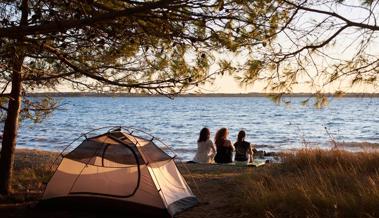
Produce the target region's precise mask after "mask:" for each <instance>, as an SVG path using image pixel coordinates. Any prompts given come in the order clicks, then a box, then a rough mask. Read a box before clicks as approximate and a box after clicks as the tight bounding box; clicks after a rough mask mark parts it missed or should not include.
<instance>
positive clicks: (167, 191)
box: [41, 129, 198, 217]
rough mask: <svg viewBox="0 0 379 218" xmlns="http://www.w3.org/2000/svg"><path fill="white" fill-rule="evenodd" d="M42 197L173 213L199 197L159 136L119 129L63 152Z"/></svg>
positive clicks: (136, 211) (137, 211)
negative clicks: (161, 145) (156, 139)
mask: <svg viewBox="0 0 379 218" xmlns="http://www.w3.org/2000/svg"><path fill="white" fill-rule="evenodd" d="M41 203H42V204H45V205H46V204H47V205H58V206H62V205H71V206H72V205H75V207H80V205H84V206H85V207H88V206H90V207H91V208H94V207H101V208H108V207H112V208H114V207H117V208H118V209H121V211H123V212H124V211H125V213H130V214H146V212H148V213H149V214H153V215H154V217H156V216H166V217H173V216H174V215H175V214H177V213H179V212H181V211H183V210H185V209H188V208H190V207H192V206H195V205H196V204H198V200H197V198H196V197H195V196H194V194H193V193H192V191H191V189H190V188H189V186H188V185H187V183H186V181H185V180H184V178H183V176H182V175H181V173H180V172H179V171H178V169H177V167H176V164H175V162H174V157H171V156H169V155H168V154H166V153H165V152H164V151H163V150H161V149H160V148H159V147H158V146H157V145H156V144H155V143H154V140H153V139H145V138H142V137H139V136H135V135H133V134H132V133H127V132H124V131H121V129H116V130H109V131H108V132H107V133H105V134H102V135H98V136H95V137H91V138H86V139H85V140H84V141H83V142H82V143H81V144H80V145H79V146H78V147H76V148H75V149H74V150H72V151H71V152H70V153H68V154H66V155H63V160H62V162H61V163H60V164H59V166H58V168H57V170H56V172H55V173H54V175H53V177H52V178H51V180H50V181H49V183H48V184H47V187H46V190H45V193H44V195H43V200H42V201H41ZM118 211H119V210H118Z"/></svg>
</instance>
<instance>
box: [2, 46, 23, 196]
mask: <svg viewBox="0 0 379 218" xmlns="http://www.w3.org/2000/svg"><path fill="white" fill-rule="evenodd" d="M17 53H18V52H15V54H16V55H15V57H14V64H13V73H12V90H11V93H10V96H9V102H8V113H7V119H6V120H5V123H4V131H3V141H2V147H1V156H0V194H3V195H8V194H9V193H10V192H11V191H12V189H11V188H12V187H11V179H12V170H13V162H14V152H15V149H16V137H17V130H18V119H19V114H20V108H21V81H22V79H21V67H22V63H23V61H24V56H23V55H21V56H18V55H17Z"/></svg>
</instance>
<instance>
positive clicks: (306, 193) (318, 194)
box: [230, 150, 379, 218]
mask: <svg viewBox="0 0 379 218" xmlns="http://www.w3.org/2000/svg"><path fill="white" fill-rule="evenodd" d="M378 172H379V153H365V152H363V153H350V152H346V151H341V150H331V151H324V150H300V151H297V152H295V153H287V154H285V155H283V163H282V164H280V165H276V166H272V167H270V168H268V169H265V170H262V171H259V172H258V171H257V172H253V173H247V174H244V175H240V176H238V177H237V178H235V180H234V183H235V186H236V187H237V189H238V191H237V192H238V193H243V195H242V196H233V197H234V198H233V199H232V204H230V205H232V206H231V209H234V210H235V211H236V212H238V213H239V214H245V215H246V216H245V217H315V218H316V217H379V174H378Z"/></svg>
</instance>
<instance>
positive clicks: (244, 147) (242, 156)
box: [234, 130, 253, 165]
mask: <svg viewBox="0 0 379 218" xmlns="http://www.w3.org/2000/svg"><path fill="white" fill-rule="evenodd" d="M245 137H246V132H245V131H243V130H241V131H239V133H238V136H237V142H236V143H234V148H235V150H236V154H235V157H234V161H235V163H236V164H241V165H247V164H248V163H252V162H253V151H252V149H251V144H250V143H249V142H247V141H245Z"/></svg>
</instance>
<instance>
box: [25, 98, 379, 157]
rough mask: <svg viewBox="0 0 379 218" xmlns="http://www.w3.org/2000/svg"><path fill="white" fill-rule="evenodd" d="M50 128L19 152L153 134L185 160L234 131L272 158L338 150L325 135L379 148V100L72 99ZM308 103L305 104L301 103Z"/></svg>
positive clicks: (38, 128)
mask: <svg viewBox="0 0 379 218" xmlns="http://www.w3.org/2000/svg"><path fill="white" fill-rule="evenodd" d="M58 100H59V101H60V103H61V104H63V106H62V108H61V109H59V110H56V111H55V112H54V113H53V114H52V115H50V116H49V117H48V118H47V119H46V120H45V121H44V122H42V123H39V124H32V123H31V122H28V121H26V122H24V123H23V124H22V126H21V129H20V133H19V139H18V146H19V147H28V148H38V149H51V150H60V149H62V148H63V147H64V146H65V145H67V144H69V143H70V142H71V141H72V140H73V139H75V138H76V137H78V136H79V135H80V134H81V133H84V132H87V131H89V130H91V129H93V128H98V127H102V126H108V125H126V126H134V127H137V128H141V129H145V130H147V131H149V132H150V133H152V134H153V135H155V136H157V137H159V138H161V139H163V140H164V141H165V142H166V143H168V144H171V145H172V146H173V147H174V148H175V149H176V151H177V153H178V154H179V155H181V156H183V157H184V158H186V159H188V158H190V157H192V155H193V153H194V151H195V150H196V140H197V137H198V132H199V131H200V129H201V128H202V127H204V126H206V127H209V128H210V129H211V132H212V138H213V135H214V133H215V131H216V130H217V129H218V128H221V127H228V128H229V130H230V139H231V140H232V141H234V140H235V138H236V135H237V132H238V131H239V130H240V129H242V128H243V129H245V130H246V131H247V134H248V136H247V140H248V141H250V142H252V143H254V144H257V147H258V148H261V149H265V150H267V151H278V150H284V149H291V148H298V147H301V146H303V144H304V143H303V142H304V141H305V142H306V143H307V144H308V145H309V146H321V147H322V146H330V143H329V140H330V136H328V134H327V132H326V130H325V127H326V128H327V129H328V131H329V133H330V134H331V135H332V137H334V138H335V139H336V140H338V141H345V142H372V143H379V133H378V130H379V116H378V115H379V112H378V110H379V98H341V99H335V100H334V101H333V102H331V104H330V105H329V106H328V107H327V108H324V109H321V110H320V109H315V108H312V107H308V108H307V107H303V106H301V105H300V104H299V103H293V104H292V105H291V106H290V107H286V106H277V105H275V104H274V103H273V102H272V101H270V100H269V99H267V98H263V97H248V98H247V97H241V98H236V97H218V98H211V97H193V98H192V97H191V98H189V97H188V98H176V99H175V100H170V99H167V98H164V97H138V98H137V97H117V98H112V97H68V98H58ZM292 100H293V102H300V101H301V100H302V99H301V98H293V99H292Z"/></svg>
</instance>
